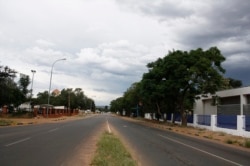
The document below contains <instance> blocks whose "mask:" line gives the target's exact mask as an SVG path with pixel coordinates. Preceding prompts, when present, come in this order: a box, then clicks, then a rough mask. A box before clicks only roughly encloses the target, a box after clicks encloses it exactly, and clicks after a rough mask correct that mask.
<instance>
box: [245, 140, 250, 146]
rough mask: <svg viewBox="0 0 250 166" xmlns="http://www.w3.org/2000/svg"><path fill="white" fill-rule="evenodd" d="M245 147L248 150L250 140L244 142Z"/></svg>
mask: <svg viewBox="0 0 250 166" xmlns="http://www.w3.org/2000/svg"><path fill="white" fill-rule="evenodd" d="M245 147H247V148H250V139H247V140H246V141H245Z"/></svg>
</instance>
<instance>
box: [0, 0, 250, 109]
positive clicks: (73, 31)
mask: <svg viewBox="0 0 250 166" xmlns="http://www.w3.org/2000/svg"><path fill="white" fill-rule="evenodd" d="M249 11H250V1H249V0H206V1H202V0H138V1H135V0H8V1H7V0H0V65H2V66H9V67H10V68H12V69H15V70H16V71H18V72H20V73H23V74H26V75H29V76H30V77H32V73H31V70H36V73H35V75H34V84H33V89H34V93H35V94H37V93H38V92H44V91H46V90H47V91H48V89H49V79H50V71H51V68H52V64H53V62H55V61H56V60H58V59H61V58H66V59H67V60H66V61H58V62H56V63H55V65H54V70H53V78H52V89H56V88H57V89H60V90H61V89H63V88H73V89H75V88H82V90H83V91H84V93H85V94H86V95H87V96H88V97H90V98H93V99H94V100H95V102H96V104H97V105H109V103H110V101H111V100H113V99H116V98H117V97H120V96H122V95H123V92H125V91H126V90H127V88H129V87H130V85H131V84H132V83H134V82H137V81H140V80H141V76H142V74H143V73H145V72H147V68H146V64H147V63H149V62H152V61H155V60H156V59H157V58H159V57H163V56H165V55H166V54H167V53H168V51H169V50H173V49H175V50H178V49H181V50H187V51H188V50H190V49H196V48H199V47H201V48H203V49H208V48H209V47H212V46H217V47H218V48H219V49H220V50H221V51H222V54H223V55H224V56H225V57H226V61H225V62H224V63H223V67H224V68H225V69H226V75H225V76H227V77H232V78H234V79H239V80H242V82H243V84H244V86H248V85H250V12H249Z"/></svg>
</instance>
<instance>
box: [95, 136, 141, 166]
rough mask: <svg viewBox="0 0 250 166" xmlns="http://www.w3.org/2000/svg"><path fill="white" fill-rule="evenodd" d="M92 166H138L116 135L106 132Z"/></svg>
mask: <svg viewBox="0 0 250 166" xmlns="http://www.w3.org/2000/svg"><path fill="white" fill-rule="evenodd" d="M91 165H93V166H98V165H110V166H112V165H114V166H115V165H128V166H136V165H137V164H136V161H135V160H133V158H132V156H131V154H130V153H129V152H128V151H127V150H126V148H125V147H124V146H123V144H122V143H121V141H120V140H119V139H118V138H117V137H116V136H115V135H114V134H112V133H109V132H105V133H104V134H103V135H102V136H101V138H100V140H99V141H98V143H97V150H96V154H95V156H94V159H93V160H92V163H91Z"/></svg>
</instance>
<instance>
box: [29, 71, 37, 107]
mask: <svg viewBox="0 0 250 166" xmlns="http://www.w3.org/2000/svg"><path fill="white" fill-rule="evenodd" d="M31 72H32V81H31V92H30V110H31V109H32V108H31V99H32V92H33V81H34V74H35V73H36V71H35V70H31Z"/></svg>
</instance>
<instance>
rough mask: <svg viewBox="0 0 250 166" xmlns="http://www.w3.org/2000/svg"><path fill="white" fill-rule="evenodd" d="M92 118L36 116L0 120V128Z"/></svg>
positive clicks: (88, 115)
mask: <svg viewBox="0 0 250 166" xmlns="http://www.w3.org/2000/svg"><path fill="white" fill-rule="evenodd" d="M90 116H94V114H86V115H75V116H62V117H59V118H44V117H42V116H37V117H35V118H0V122H2V123H3V125H0V127H1V126H20V125H32V124H42V123H58V122H65V121H70V120H78V119H83V118H87V117H90ZM5 124H6V125H5Z"/></svg>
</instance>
